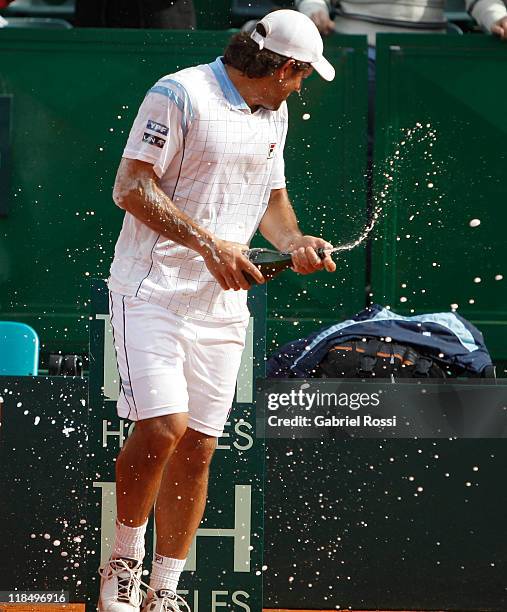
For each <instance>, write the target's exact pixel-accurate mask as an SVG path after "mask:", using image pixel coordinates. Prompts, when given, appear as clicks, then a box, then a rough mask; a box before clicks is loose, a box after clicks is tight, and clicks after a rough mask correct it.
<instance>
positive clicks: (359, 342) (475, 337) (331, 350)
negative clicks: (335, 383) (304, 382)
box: [267, 304, 495, 378]
mask: <svg viewBox="0 0 507 612" xmlns="http://www.w3.org/2000/svg"><path fill="white" fill-rule="evenodd" d="M316 376H319V377H330V378H339V377H346V378H356V377H359V378H366V377H372V376H377V377H389V376H391V377H392V378H414V377H415V378H417V377H427V378H448V377H458V376H459V377H483V378H494V377H495V368H494V365H493V363H492V361H491V357H490V355H489V352H488V350H487V348H486V346H485V344H484V339H483V336H482V333H481V332H480V331H479V330H478V329H477V328H476V327H474V326H473V325H472V324H471V323H470V322H469V321H467V320H466V319H464V318H463V317H460V315H458V314H456V313H454V312H438V313H430V314H422V315H416V316H412V317H404V316H401V315H399V314H396V313H395V312H393V311H392V310H389V309H387V308H383V307H382V306H379V305H378V304H374V305H373V306H371V307H369V308H366V309H365V310H362V311H361V312H359V313H358V314H357V315H356V316H354V317H352V318H351V319H348V320H347V321H343V322H342V323H336V324H334V325H330V326H328V327H325V328H323V329H321V330H319V331H317V332H314V333H312V334H310V335H309V336H307V337H306V338H301V339H299V340H294V341H292V342H289V343H287V344H285V345H284V346H282V348H281V349H279V350H278V351H277V352H276V353H274V354H273V355H272V356H271V357H270V358H269V360H268V362H267V377H268V378H311V377H316Z"/></svg>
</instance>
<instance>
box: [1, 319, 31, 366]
mask: <svg viewBox="0 0 507 612" xmlns="http://www.w3.org/2000/svg"><path fill="white" fill-rule="evenodd" d="M38 371H39V336H37V333H36V332H35V330H34V329H32V328H31V327H30V326H29V325H25V324H24V323H15V322H14V321H0V376H37V373H38Z"/></svg>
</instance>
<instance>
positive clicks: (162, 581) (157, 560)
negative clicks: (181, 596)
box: [150, 553, 186, 593]
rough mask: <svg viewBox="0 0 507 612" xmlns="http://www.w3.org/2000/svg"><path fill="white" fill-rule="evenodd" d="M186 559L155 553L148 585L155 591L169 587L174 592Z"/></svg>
mask: <svg viewBox="0 0 507 612" xmlns="http://www.w3.org/2000/svg"><path fill="white" fill-rule="evenodd" d="M185 562H186V559H173V558H171V557H163V556H162V555H159V554H157V553H155V556H154V557H153V565H152V569H151V576H150V587H151V588H152V589H154V590H155V591H158V590H159V589H169V590H170V591H174V592H175V593H176V589H177V588H178V581H179V579H180V574H181V572H182V571H183V568H184V567H185Z"/></svg>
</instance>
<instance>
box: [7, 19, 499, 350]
mask: <svg viewBox="0 0 507 612" xmlns="http://www.w3.org/2000/svg"><path fill="white" fill-rule="evenodd" d="M228 38H229V33H227V32H203V31H197V32H193V33H189V32H160V31H120V30H74V31H62V32H55V31H52V32H48V31H37V30H10V31H9V30H5V31H3V32H2V35H1V37H0V54H1V56H2V68H1V71H0V96H4V97H8V98H9V99H10V102H11V111H10V114H11V117H10V118H11V121H10V130H11V137H10V145H9V147H8V149H7V150H8V151H9V155H8V158H7V159H5V158H3V161H2V167H3V168H4V169H5V167H6V166H5V165H6V164H7V167H8V168H9V171H8V172H7V173H4V175H2V173H0V175H2V176H3V178H2V185H1V186H0V187H1V189H2V190H3V192H2V191H0V193H2V195H4V196H5V195H6V192H7V198H6V199H7V201H8V203H9V206H10V212H9V215H8V216H7V217H5V218H0V317H2V318H5V319H14V320H20V321H25V322H27V323H29V324H31V325H33V326H34V327H35V328H36V330H37V331H38V332H39V334H40V336H41V340H42V350H43V351H56V350H59V349H61V350H64V351H79V352H86V351H87V335H86V333H87V332H86V328H87V306H86V302H87V297H88V285H89V278H90V277H91V276H97V277H107V275H108V269H109V264H110V261H111V257H112V253H113V247H114V243H115V241H116V237H117V234H118V231H119V228H120V224H121V219H122V212H121V211H120V210H118V209H117V208H116V207H115V206H114V205H113V203H112V201H111V190H112V185H113V182H114V176H115V171H116V167H117V165H118V161H119V159H120V156H121V152H122V148H123V145H124V143H125V140H126V137H127V134H128V131H129V129H130V125H131V122H132V120H133V118H134V116H135V113H136V110H137V107H138V105H139V103H140V101H141V100H142V98H143V96H144V93H145V91H146V90H147V89H148V88H149V87H150V86H151V84H152V83H153V82H154V81H155V80H156V79H157V78H158V77H160V76H161V75H163V74H167V73H169V72H171V71H175V70H177V69H179V68H183V67H186V66H190V65H193V64H198V63H203V62H208V61H210V60H212V59H214V58H215V57H216V56H217V55H219V54H220V53H221V52H222V50H223V48H224V46H225V45H226V43H227V40H228ZM326 54H327V55H328V57H329V58H330V59H331V61H332V62H333V64H334V66H335V68H336V70H337V78H336V80H335V81H334V82H333V83H331V84H330V83H326V82H324V81H323V80H322V79H320V78H319V77H318V76H317V75H313V76H312V77H311V78H310V79H308V81H307V82H306V83H305V88H304V91H303V92H302V95H301V97H298V96H293V97H292V98H291V99H290V101H289V106H290V130H289V136H288V141H287V146H286V166H287V178H288V187H289V192H290V195H291V197H292V199H293V201H294V206H295V209H296V212H297V214H298V217H299V219H300V224H301V226H302V228H303V230H304V231H305V232H307V233H313V234H322V235H323V236H324V237H325V238H327V239H328V240H330V241H331V242H334V243H340V242H343V241H348V240H350V239H351V238H353V237H355V236H356V235H357V234H358V233H359V232H360V230H361V228H362V226H363V223H364V221H365V209H366V201H365V199H366V198H365V187H364V183H365V181H364V172H365V167H366V115H367V59H366V41H365V39H363V38H362V37H353V36H350V37H346V36H335V37H333V38H332V39H329V40H328V41H327V49H326ZM378 55H379V58H378V69H377V70H378V74H377V94H376V95H377V100H376V106H377V132H376V150H375V161H376V168H377V170H376V174H377V175H376V187H377V189H376V192H377V194H380V193H381V192H382V190H383V184H384V177H383V176H382V174H383V173H384V172H385V171H386V169H389V171H390V175H391V176H392V178H393V180H392V181H391V182H390V187H389V190H388V193H387V196H386V198H385V206H384V211H383V215H382V218H381V220H380V222H379V227H378V230H377V233H376V236H375V240H374V243H373V278H372V284H373V291H374V296H373V299H374V300H375V301H379V302H382V303H386V304H389V305H391V306H392V307H393V308H395V309H396V310H398V311H400V312H402V313H405V314H410V312H411V310H412V309H413V310H415V311H421V310H422V311H430V310H449V308H450V305H451V304H458V305H459V309H458V312H460V313H462V314H463V315H464V316H465V317H467V318H470V319H471V320H472V321H473V322H475V323H477V324H478V326H479V327H480V328H481V329H483V330H484V332H485V335H486V341H487V343H488V345H489V346H490V347H491V349H492V352H493V355H494V356H495V357H496V358H497V359H507V350H506V348H505V347H506V339H507V334H506V330H507V327H506V324H505V320H506V311H505V303H506V299H505V298H506V297H507V295H506V290H505V286H506V285H505V283H506V281H505V280H495V277H497V278H498V277H499V275H500V276H505V271H504V269H503V265H504V264H503V262H504V261H505V254H506V253H505V250H506V246H505V244H506V241H505V239H504V236H503V232H502V228H503V225H504V224H505V211H504V209H503V206H502V201H503V194H504V188H503V176H504V167H505V151H504V143H503V140H504V139H503V138H502V135H503V134H504V132H505V126H504V122H503V115H502V110H501V108H502V107H501V104H500V103H499V100H502V99H503V90H504V89H505V85H504V84H503V81H502V80H501V79H500V76H499V75H501V74H503V73H504V72H505V63H506V61H507V56H506V54H505V45H504V44H502V42H501V41H498V40H495V39H492V38H491V37H487V36H481V35H470V36H463V37H460V36H453V37H444V36H419V35H404V36H392V35H391V36H387V35H386V36H384V37H380V40H379V45H378ZM4 107H5V105H4V106H2V107H1V108H4ZM3 119H4V122H5V117H4V118H3ZM417 123H420V124H421V126H422V127H421V128H418V131H417V130H416V133H415V136H413V137H411V139H410V146H408V145H404V146H403V147H402V148H403V151H402V152H401V153H400V155H399V157H400V159H397V160H394V162H395V163H394V165H393V166H390V165H389V163H388V162H389V159H390V158H393V157H396V151H397V150H399V149H400V146H398V145H399V143H400V142H401V141H402V140H403V139H404V136H403V134H404V130H406V129H409V128H413V127H414V126H415V125H416V124H417ZM427 124H430V125H431V128H426V127H425V126H426V125H427ZM430 130H434V132H435V136H434V137H433V141H432V142H430V137H429V136H428V132H429V131H430ZM0 132H1V133H3V136H2V134H0V138H2V139H3V142H2V143H0V145H1V147H0V148H2V149H4V150H5V147H6V143H5V142H4V141H5V140H6V136H5V130H0ZM405 140H407V139H405ZM7 144H8V143H7ZM430 144H431V145H432V146H431V147H430ZM429 153H431V155H432V157H431V158H430V157H428V154H429ZM427 172H430V173H432V172H436V174H431V175H428V174H426V173H427ZM5 174H7V176H5ZM430 179H431V181H430ZM429 182H432V183H433V188H431V189H430V188H428V186H427V185H428V183H429ZM416 183H417V184H416ZM475 218H478V219H480V220H481V224H480V226H478V227H477V228H471V227H470V226H469V221H470V220H471V219H475ZM406 236H409V238H407V237H406ZM256 243H260V242H259V241H258V240H256ZM336 261H337V265H338V270H337V273H336V274H335V275H333V276H331V275H328V274H326V273H324V272H323V273H319V274H317V275H314V276H297V275H295V274H293V273H292V272H287V273H285V274H284V275H283V276H281V277H280V278H279V279H277V280H275V281H273V282H272V283H270V285H269V295H268V350H271V349H272V348H274V347H276V346H277V345H279V344H281V343H283V342H285V341H287V340H289V339H291V338H293V337H296V336H299V335H302V334H304V333H307V332H308V331H310V330H312V329H314V328H315V327H317V326H319V325H320V324H321V323H322V324H325V323H328V322H330V321H335V320H338V319H343V318H345V317H348V316H350V315H351V314H352V313H354V312H355V311H357V310H359V309H361V308H362V307H363V305H364V299H365V296H364V286H365V267H366V250H365V249H364V248H358V249H356V250H354V251H352V252H350V253H345V254H343V255H340V256H339V257H337V258H336ZM433 263H435V264H436V265H435V266H433ZM476 278H480V279H481V282H480V283H478V282H475V281H474V279H476ZM403 285H406V287H404V286H403ZM402 298H406V301H405V300H404V299H403V300H402ZM470 300H474V302H473V303H470Z"/></svg>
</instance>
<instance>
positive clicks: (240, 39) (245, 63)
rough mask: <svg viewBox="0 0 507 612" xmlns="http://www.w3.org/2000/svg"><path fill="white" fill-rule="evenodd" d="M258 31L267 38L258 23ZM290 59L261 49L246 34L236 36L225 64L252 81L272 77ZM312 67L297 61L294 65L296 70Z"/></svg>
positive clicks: (226, 55) (229, 48)
mask: <svg viewBox="0 0 507 612" xmlns="http://www.w3.org/2000/svg"><path fill="white" fill-rule="evenodd" d="M256 30H257V32H259V34H261V35H262V36H266V30H265V29H264V26H263V25H262V24H260V23H258V24H257V26H256ZM288 59H291V58H289V57H285V56H284V55H280V54H279V53H275V52H274V51H270V50H269V49H262V50H261V49H259V45H258V44H257V43H256V42H255V40H253V39H252V38H250V34H247V33H246V32H240V33H239V34H235V35H234V36H233V37H232V39H231V41H230V43H229V44H228V45H227V48H226V50H225V52H224V64H227V65H228V66H232V67H233V68H237V69H238V70H240V71H241V72H242V73H243V74H245V75H246V76H247V77H249V78H250V79H255V78H259V77H265V76H270V75H272V74H273V73H274V72H275V71H276V70H277V69H278V68H280V66H283V64H285V62H286V61H287V60H288ZM311 67H312V66H311V64H309V63H307V62H299V61H297V60H295V63H294V65H293V68H294V69H295V70H309V69H310V68H311Z"/></svg>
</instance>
